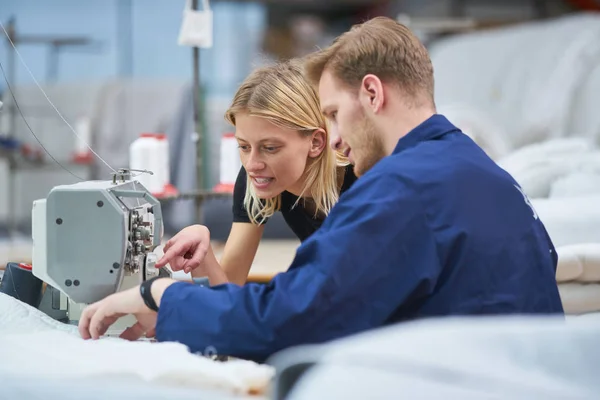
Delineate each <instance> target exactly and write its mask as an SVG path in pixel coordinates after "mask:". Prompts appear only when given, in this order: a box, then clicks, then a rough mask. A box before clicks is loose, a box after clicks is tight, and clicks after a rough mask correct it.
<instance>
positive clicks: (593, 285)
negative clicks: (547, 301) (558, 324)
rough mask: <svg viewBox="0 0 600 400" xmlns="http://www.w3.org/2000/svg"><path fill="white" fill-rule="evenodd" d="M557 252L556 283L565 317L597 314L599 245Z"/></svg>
mask: <svg viewBox="0 0 600 400" xmlns="http://www.w3.org/2000/svg"><path fill="white" fill-rule="evenodd" d="M556 251H557V253H558V259H559V262H558V268H557V271H556V281H557V282H558V289H559V291H560V296H561V299H562V303H563V308H564V310H565V313H567V314H588V313H600V243H585V244H575V245H568V246H562V247H559V248H557V249H556Z"/></svg>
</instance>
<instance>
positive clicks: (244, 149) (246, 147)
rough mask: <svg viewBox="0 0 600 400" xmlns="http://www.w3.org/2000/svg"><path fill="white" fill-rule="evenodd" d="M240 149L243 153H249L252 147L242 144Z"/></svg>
mask: <svg viewBox="0 0 600 400" xmlns="http://www.w3.org/2000/svg"><path fill="white" fill-rule="evenodd" d="M238 147H239V148H240V150H242V151H248V150H250V146H246V145H242V144H240V145H239V146H238Z"/></svg>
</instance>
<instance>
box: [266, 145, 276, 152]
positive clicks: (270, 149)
mask: <svg viewBox="0 0 600 400" xmlns="http://www.w3.org/2000/svg"><path fill="white" fill-rule="evenodd" d="M265 150H266V151H268V152H270V153H273V152H275V151H277V147H272V146H265Z"/></svg>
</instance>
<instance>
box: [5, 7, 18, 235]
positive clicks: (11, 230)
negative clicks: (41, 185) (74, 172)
mask: <svg viewBox="0 0 600 400" xmlns="http://www.w3.org/2000/svg"><path fill="white" fill-rule="evenodd" d="M15 25H16V22H15V17H11V18H10V20H9V21H8V29H7V32H8V36H9V38H10V40H12V42H13V43H14V44H15V46H16V45H17V43H18V41H17V35H16V26H15ZM6 41H7V43H8V67H7V69H8V72H7V80H8V82H9V85H11V87H13V88H14V87H15V73H16V64H15V63H16V59H15V51H14V49H13V48H12V47H11V46H10V43H9V42H8V39H6ZM16 122H17V107H16V104H14V101H11V102H10V107H9V128H8V139H9V140H11V141H14V140H15V139H16V138H15V136H16V131H17V127H16ZM15 151H16V150H12V151H10V152H9V154H8V157H7V159H8V199H7V202H8V234H9V236H10V237H12V238H14V237H15V236H16V234H17V210H15V207H16V205H17V199H16V197H17V177H16V176H15V175H16V173H17V165H16V159H15Z"/></svg>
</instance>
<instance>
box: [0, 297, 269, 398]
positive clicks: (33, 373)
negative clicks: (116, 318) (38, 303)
mask: <svg viewBox="0 0 600 400" xmlns="http://www.w3.org/2000/svg"><path fill="white" fill-rule="evenodd" d="M0 354H2V363H0V375H4V374H11V376H16V375H18V374H19V371H22V373H23V374H25V375H27V376H29V377H30V378H31V379H32V380H34V381H35V378H36V377H39V378H42V379H43V378H51V379H71V380H73V379H79V378H82V379H84V378H107V377H110V378H111V379H119V377H120V378H123V379H126V380H130V379H138V380H141V381H145V382H149V383H152V384H158V385H161V386H162V385H167V386H177V387H190V388H199V389H202V388H207V389H210V388H218V389H223V390H224V391H227V392H230V393H236V394H264V393H265V391H266V390H267V389H268V386H269V384H270V381H271V379H272V378H273V376H274V370H273V368H272V367H270V366H267V365H260V364H256V363H254V362H251V361H246V360H231V361H227V362H218V361H214V360H212V359H210V358H207V357H204V356H201V355H196V354H192V353H190V352H189V351H188V348H187V347H186V346H184V345H182V344H180V343H153V342H150V341H145V340H142V341H136V342H130V341H126V340H123V339H119V338H112V337H105V338H102V339H100V340H83V339H82V338H81V337H80V336H79V333H78V331H77V327H76V326H71V325H66V324H62V323H60V322H58V321H55V320H53V319H51V318H50V317H48V316H47V315H45V314H44V313H42V312H41V311H39V310H37V309H35V308H33V307H31V306H29V305H27V304H25V303H22V302H20V301H18V300H17V299H14V298H12V297H10V296H8V295H5V294H2V293H0ZM42 359H43V360H45V361H44V362H40V360H42ZM49 366H50V367H49Z"/></svg>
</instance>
